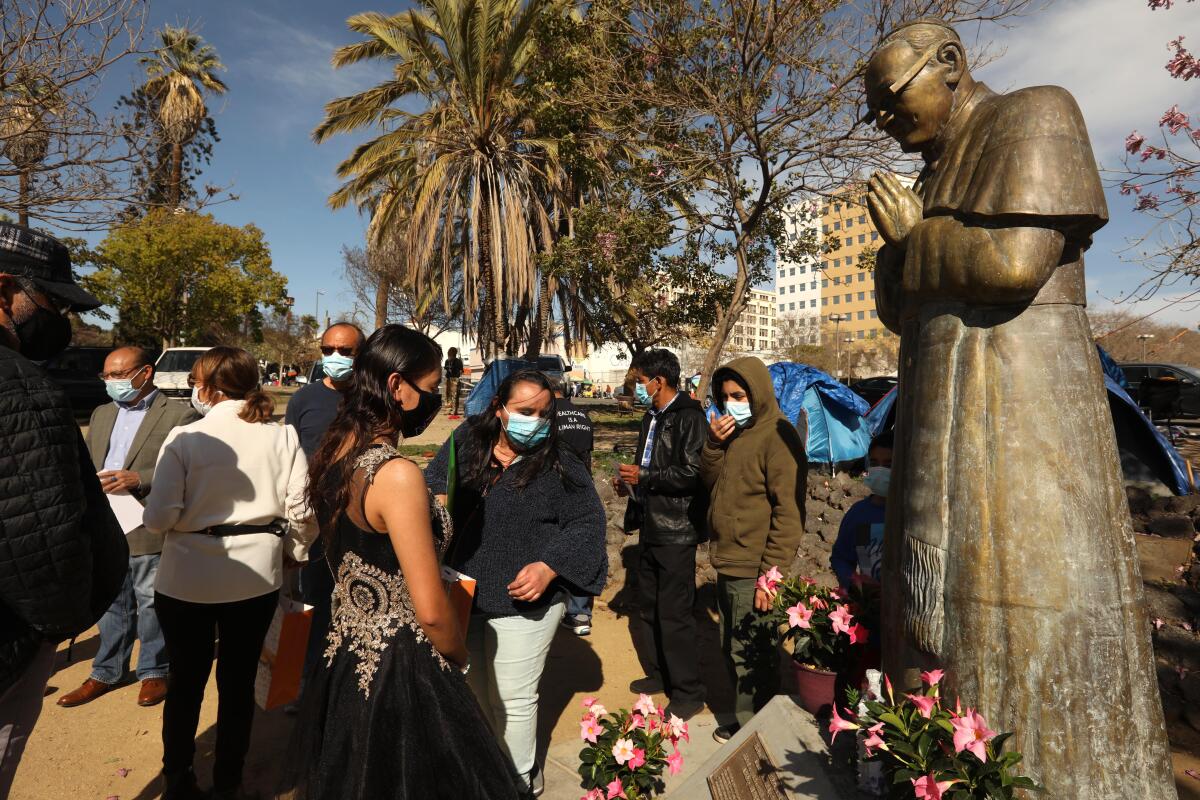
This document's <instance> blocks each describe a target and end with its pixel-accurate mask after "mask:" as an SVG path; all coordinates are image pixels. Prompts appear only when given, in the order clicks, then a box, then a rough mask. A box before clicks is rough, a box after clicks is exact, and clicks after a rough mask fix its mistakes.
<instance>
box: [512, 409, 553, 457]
mask: <svg viewBox="0 0 1200 800" xmlns="http://www.w3.org/2000/svg"><path fill="white" fill-rule="evenodd" d="M504 410H505V411H508V409H507V408H505V409H504ZM504 432H505V433H507V434H508V439H509V441H510V442H512V443H513V444H515V445H517V446H518V447H521V448H523V449H526V450H529V449H532V448H534V447H537V446H538V445H539V444H541V443H542V442H544V441H546V437H547V436H549V435H550V420H549V419H542V418H541V417H530V416H527V415H525V414H518V413H516V412H514V411H508V424H507V425H505V426H504Z"/></svg>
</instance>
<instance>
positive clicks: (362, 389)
mask: <svg viewBox="0 0 1200 800" xmlns="http://www.w3.org/2000/svg"><path fill="white" fill-rule="evenodd" d="M441 363H442V348H441V347H439V346H438V344H437V342H435V341H434V340H433V339H430V338H429V337H428V336H426V335H425V334H423V333H420V332H419V331H414V330H412V329H411V328H406V327H404V326H403V325H384V326H383V327H382V328H380V329H379V330H377V331H375V332H374V333H373V334H371V336H370V338H368V339H367V342H366V344H364V345H363V347H362V349H361V350H360V351H359V353H358V356H357V357H355V359H354V372H353V374H352V376H351V378H350V388H349V389H347V390H346V393H345V395H343V397H342V404H341V406H340V407H339V408H338V414H337V417H335V418H334V420H333V422H332V423H331V424H330V425H329V430H328V431H326V433H325V437H324V438H323V439H322V440H321V446H320V447H319V448H317V452H316V455H314V456H313V458H312V462H311V463H310V464H309V465H308V502H309V506H310V507H311V508H312V509H313V511H314V512H315V513H316V515H317V522H318V523H319V524H320V526H321V529H322V530H329V529H330V526H331V525H332V523H333V522H334V521H335V520H336V519H337V518H338V515H339V514H341V513H342V512H343V511H345V510H346V506H347V505H348V504H349V502H350V478H351V476H352V475H353V474H354V462H355V461H356V460H357V458H358V455H359V454H360V453H361V452H362V451H363V449H364V448H365V447H366V446H367V445H368V444H370V443H371V442H372V441H373V440H374V439H377V438H378V437H380V436H393V435H395V434H396V432H397V431H398V430H399V429H400V420H401V417H402V414H403V411H402V410H401V408H400V406H399V405H398V404H397V403H396V401H395V400H393V399H392V394H391V392H389V391H388V386H387V383H388V378H389V377H390V376H391V375H393V374H395V373H399V374H400V376H401V377H402V378H404V379H405V380H406V381H409V382H412V381H415V380H417V379H419V378H421V377H422V376H424V375H428V374H429V373H430V372H433V371H434V370H435V369H438V368H439V367H440V366H441Z"/></svg>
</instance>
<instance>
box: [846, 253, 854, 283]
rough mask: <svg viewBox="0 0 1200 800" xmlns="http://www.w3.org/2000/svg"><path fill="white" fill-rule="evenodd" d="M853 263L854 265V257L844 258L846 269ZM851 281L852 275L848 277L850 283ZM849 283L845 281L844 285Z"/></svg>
mask: <svg viewBox="0 0 1200 800" xmlns="http://www.w3.org/2000/svg"><path fill="white" fill-rule="evenodd" d="M853 263H854V256H846V266H847V267H848V266H850V265H851V264H853ZM852 280H854V276H853V275H851V276H850V281H852ZM850 281H846V283H849V282H850Z"/></svg>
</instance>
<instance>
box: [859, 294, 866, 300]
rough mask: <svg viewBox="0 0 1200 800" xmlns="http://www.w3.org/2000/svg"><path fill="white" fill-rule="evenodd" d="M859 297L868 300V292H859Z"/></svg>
mask: <svg viewBox="0 0 1200 800" xmlns="http://www.w3.org/2000/svg"><path fill="white" fill-rule="evenodd" d="M858 299H859V300H866V299H867V293H866V292H859V293H858Z"/></svg>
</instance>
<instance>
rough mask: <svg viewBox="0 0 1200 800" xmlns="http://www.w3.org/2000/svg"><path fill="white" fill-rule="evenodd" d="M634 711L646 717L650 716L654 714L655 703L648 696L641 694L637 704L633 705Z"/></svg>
mask: <svg viewBox="0 0 1200 800" xmlns="http://www.w3.org/2000/svg"><path fill="white" fill-rule="evenodd" d="M633 710H634V711H637V712H638V713H639V714H642V715H644V716H649V715H651V714H653V713H654V701H653V700H652V699H650V695H648V694H639V695H638V699H637V702H636V703H634V704H633Z"/></svg>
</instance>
